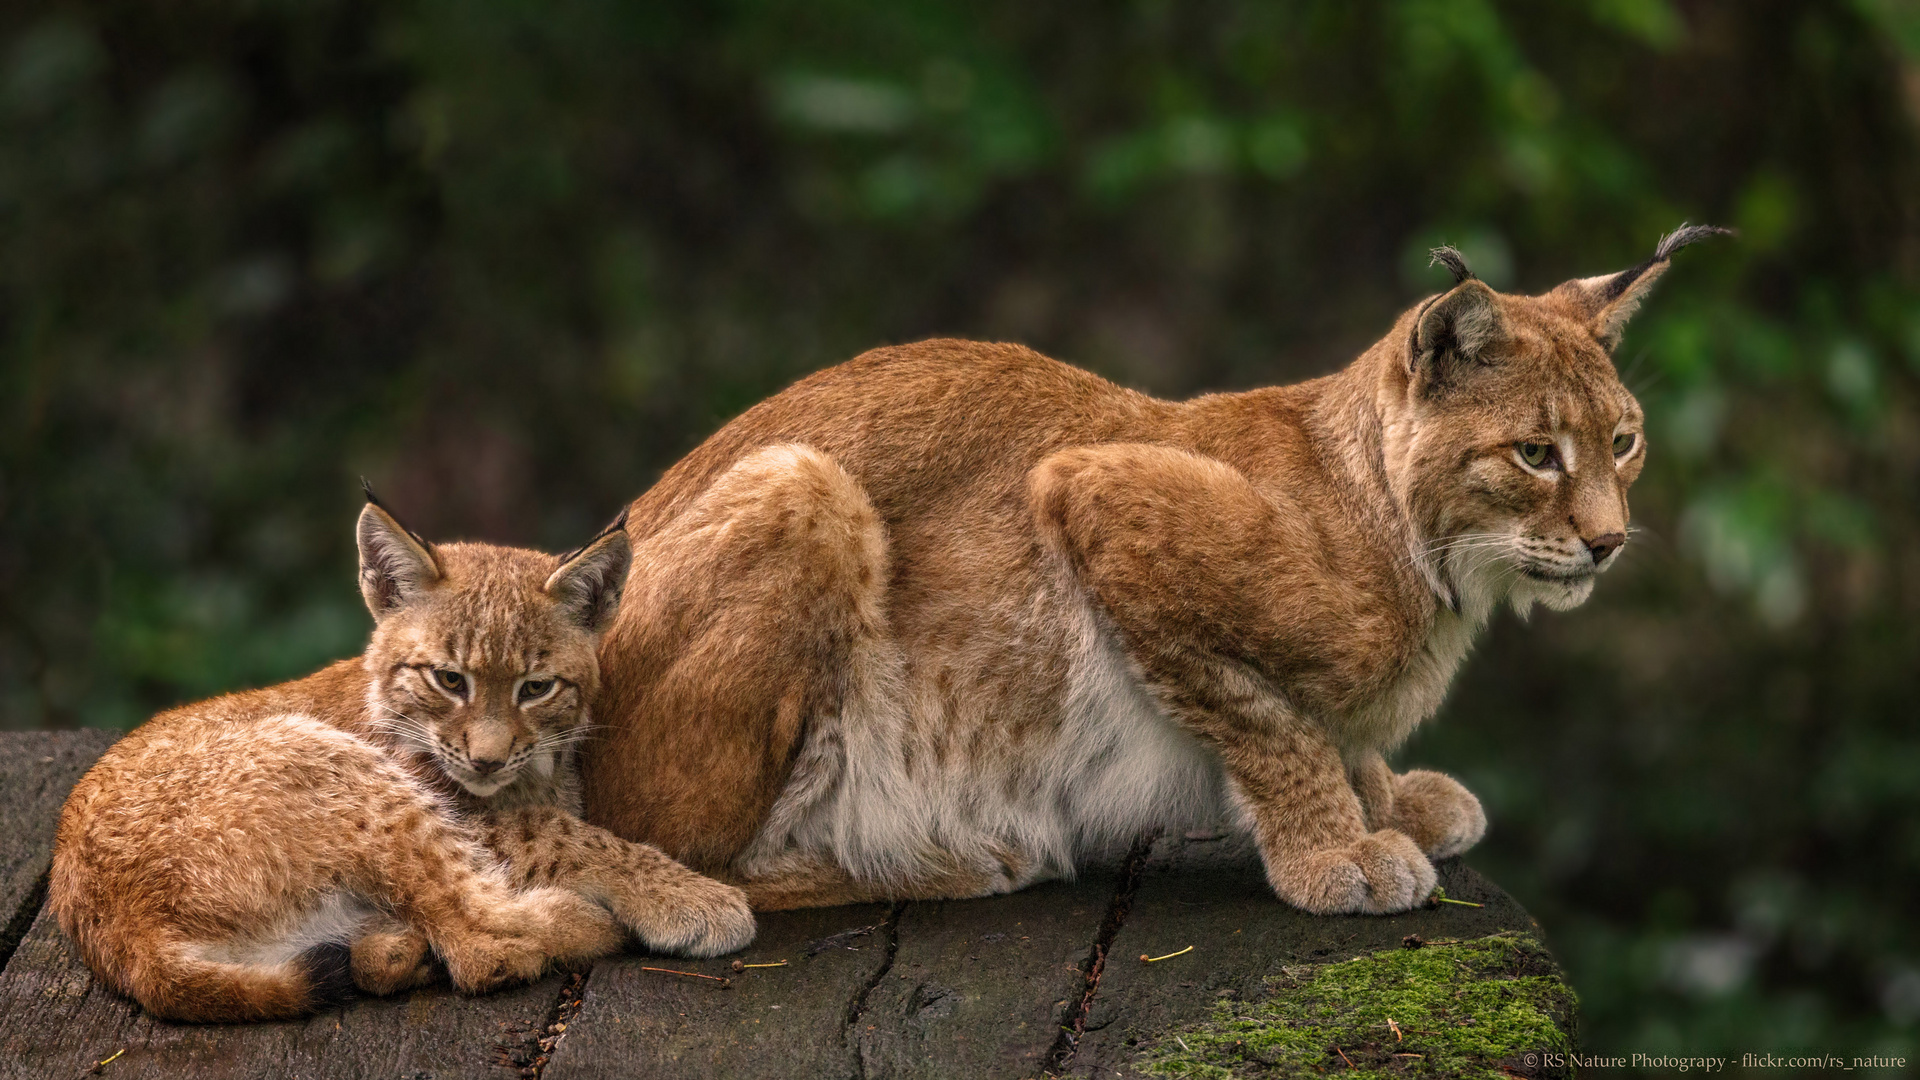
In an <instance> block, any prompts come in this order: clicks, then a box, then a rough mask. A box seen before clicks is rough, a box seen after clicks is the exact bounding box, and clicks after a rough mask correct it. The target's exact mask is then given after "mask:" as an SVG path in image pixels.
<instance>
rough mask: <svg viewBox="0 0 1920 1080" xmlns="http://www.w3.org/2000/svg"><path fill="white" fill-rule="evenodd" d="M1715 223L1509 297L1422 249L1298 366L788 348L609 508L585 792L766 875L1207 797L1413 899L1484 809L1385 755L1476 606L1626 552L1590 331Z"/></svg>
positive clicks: (1601, 374)
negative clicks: (612, 524) (1614, 268)
mask: <svg viewBox="0 0 1920 1080" xmlns="http://www.w3.org/2000/svg"><path fill="white" fill-rule="evenodd" d="M1719 231H1723V230H1717V229H1711V228H1686V227H1682V228H1681V229H1680V230H1679V231H1677V232H1675V233H1674V234H1672V235H1669V236H1667V237H1664V238H1662V239H1661V242H1660V244H1659V245H1658V247H1657V248H1656V250H1655V252H1654V255H1653V257H1652V258H1651V259H1649V260H1647V261H1646V262H1644V263H1642V264H1641V265H1639V266H1636V267H1634V268H1632V269H1629V270H1625V271H1622V272H1619V273H1614V274H1605V275H1601V276H1599V277H1593V278H1586V279H1580V280H1575V281H1569V282H1566V283H1565V284H1562V285H1560V286H1559V287H1557V288H1555V289H1553V290H1551V291H1549V292H1547V293H1545V294H1542V295H1538V296H1519V295H1507V294H1501V293H1496V292H1495V291H1494V290H1492V289H1490V288H1489V287H1487V286H1486V285H1485V284H1484V283H1482V282H1481V281H1479V280H1477V279H1475V278H1474V277H1473V275H1472V274H1471V272H1470V271H1469V270H1468V269H1467V267H1466V264H1465V262H1464V261H1463V260H1461V259H1460V258H1459V256H1458V253H1456V252H1453V251H1451V250H1450V249H1442V250H1441V251H1438V252H1436V258H1437V259H1438V260H1439V261H1442V262H1445V263H1446V264H1447V265H1448V267H1449V268H1450V269H1452V270H1453V271H1454V274H1455V283H1454V285H1453V286H1452V287H1451V288H1450V289H1448V290H1447V291H1445V292H1444V293H1441V294H1439V295H1436V296H1432V297H1429V298H1427V299H1426V300H1423V301H1422V302H1421V303H1419V304H1418V305H1416V306H1415V307H1413V308H1411V309H1409V310H1408V311H1406V312H1405V313H1404V314H1403V315H1401V317H1400V318H1399V320H1398V321H1397V322H1396V323H1395V324H1394V326H1393V327H1392V328H1391V329H1390V330H1389V331H1388V332H1387V333H1386V335H1385V336H1384V337H1382V338H1381V339H1380V340H1379V342H1378V343H1377V344H1375V345H1374V346H1373V347H1372V348H1370V349H1369V350H1367V352H1366V353H1365V354H1364V355H1362V356H1361V357H1360V358H1359V359H1357V360H1355V361H1354V362H1353V363H1352V364H1351V365H1349V366H1348V367H1347V368H1346V369H1345V370H1343V371H1341V372H1338V373H1336V374H1333V375H1330V376H1327V377H1325V378H1320V379H1315V380H1312V381H1310V382H1306V383H1301V384H1298V385H1293V386H1280V387H1271V388H1267V389H1261V390H1254V391H1249V392H1246V393H1239V394H1217V395H1210V396H1206V397H1201V398H1198V399H1195V400H1193V401H1188V402H1169V401H1161V400H1157V399H1154V398H1150V397H1147V396H1145V395H1142V394H1138V393H1134V392H1132V391H1129V390H1125V389H1122V388H1120V387H1117V386H1114V385H1112V384H1110V383H1108V382H1106V381H1104V380H1102V379H1099V378H1097V377H1095V376H1093V375H1091V374H1088V373H1086V372H1083V371H1079V370H1076V369H1074V368H1071V367H1068V366H1066V365H1064V364H1060V363H1057V362H1055V361H1052V360H1049V359H1047V358H1045V357H1043V356H1040V355H1039V354H1037V353H1034V352H1032V351H1031V350H1028V349H1024V348H1021V347H1019V346H1013V345H989V344H981V343H976V342H963V341H927V342H921V343H919V344H915V345H906V346H901V347H897V348H887V349H878V350H875V351H873V352H870V353H867V354H865V355H863V356H860V357H857V358H855V359H854V360H852V361H849V362H847V363H845V364H842V365H840V366H839V367H836V368H832V369H829V370H826V371H823V372H820V373H819V374H816V375H814V376H812V377H810V378H808V379H805V380H803V381H802V382H800V383H798V384H796V385H795V386H793V387H791V388H789V389H788V390H787V391H785V392H783V393H781V394H779V395H778V396H776V397H774V398H771V399H769V400H767V401H765V402H762V403H761V404H760V405H757V406H755V407H754V408H753V409H750V410H748V411H747V412H746V413H745V414H743V415H742V416H740V417H739V418H738V419H736V420H734V421H733V422H732V423H730V424H728V425H727V426H726V427H724V428H722V429H721V430H720V431H719V432H718V433H716V434H715V435H714V436H713V437H712V438H710V439H709V440H707V442H706V443H704V444H703V445H702V446H700V447H699V448H698V449H696V450H695V451H694V452H693V453H692V454H690V455H689V456H688V457H687V458H686V459H685V460H683V461H682V462H680V463H679V464H678V465H676V466H675V467H674V468H673V469H672V470H670V471H669V472H668V473H667V474H666V475H665V476H664V477H663V478H662V479H661V482H660V483H659V484H658V485H657V486H655V487H654V488H653V489H652V490H651V491H649V492H647V493H646V494H645V495H643V496H641V497H640V498H639V499H638V500H637V501H636V502H634V503H633V504H632V506H631V507H630V516H629V520H628V532H629V534H630V536H631V538H632V541H633V544H634V552H635V555H634V566H635V570H634V576H633V579H632V580H631V581H630V583H629V587H628V593H629V599H628V602H627V603H626V605H625V606H624V607H623V609H622V611H621V614H620V617H619V619H618V621H617V622H616V624H615V626H614V628H613V630H612V631H611V632H610V633H609V635H608V639H607V642H606V643H605V645H604V646H603V648H602V663H603V665H604V667H605V670H606V676H607V677H606V683H605V689H604V690H603V692H602V697H601V700H600V702H599V703H598V704H597V705H596V714H597V716H598V717H599V719H600V720H601V722H602V723H604V724H606V725H607V731H606V734H605V736H604V738H602V739H601V740H599V741H597V742H596V745H595V747H594V749H593V750H592V752H591V753H590V755H589V757H588V758H587V760H586V761H585V762H584V767H585V772H586V778H587V816H588V819H589V820H592V821H596V822H599V823H601V824H604V825H606V826H607V827H608V828H610V829H612V830H613V831H614V832H616V833H619V834H620V835H623V836H627V837H632V838H645V839H649V840H652V841H654V842H657V843H659V844H660V845H661V846H662V847H663V848H665V850H667V851H669V852H671V853H673V854H675V855H677V856H679V857H681V858H684V859H687V860H688V861H689V862H690V863H691V864H692V865H695V866H698V867H704V868H707V869H709V870H714V871H724V872H726V873H728V874H729V875H732V876H734V877H735V878H737V879H739V880H741V881H743V882H744V884H745V888H746V889H747V891H748V893H749V894H750V895H751V896H752V897H753V898H754V901H755V903H756V905H759V906H766V907H774V906H789V905H807V904H824V903H836V902H842V901H845V900H849V899H861V898H869V897H875V898H877V897H917V896H926V897H939V896H970V895H980V894H984V893H993V892H1002V891H1006V890H1009V889H1016V888H1020V887H1022V886H1024V885H1026V884H1027V883H1029V882H1032V881H1035V880H1038V879H1041V878H1045V877H1050V876H1058V875H1064V874H1070V873H1072V872H1073V869H1074V867H1075V865H1076V863H1077V862H1079V861H1080V860H1082V859H1084V858H1086V857H1087V856H1088V855H1089V854H1090V853H1093V852H1096V851H1099V850H1101V849H1103V848H1110V847H1112V846H1114V845H1116V844H1122V843H1125V841H1126V840H1127V839H1128V838H1130V837H1131V836H1132V835H1133V833H1134V832H1135V831H1136V830H1139V829H1142V828H1145V827H1150V826H1153V825H1156V824H1166V825H1172V826H1176V827H1177V826H1178V825H1179V824H1180V823H1182V822H1194V823H1206V824H1212V823H1214V822H1216V821H1219V820H1222V819H1226V820H1230V821H1232V822H1236V823H1237V824H1238V825H1239V826H1240V827H1242V828H1244V829H1245V830H1246V831H1248V832H1249V833H1251V834H1252V836H1253V838H1254V839H1255V841H1256V843H1257V846H1258V848H1259V850H1260V852H1261V855H1262V858H1263V860H1264V861H1265V865H1266V870H1267V875H1268V878H1269V880H1270V881H1271V883H1272V885H1273V888H1274V890H1275V892H1276V893H1277V894H1278V895H1279V896H1280V897H1281V898H1283V899H1285V900H1287V901H1289V902H1291V903H1293V904H1296V905H1298V906H1300V907H1302V908H1305V909H1307V910H1309V911H1315V912H1349V911H1375V912H1379V911H1396V910H1403V909H1405V908H1407V907H1410V906H1412V905H1413V904H1415V903H1418V902H1420V900H1421V899H1422V898H1424V897H1425V895H1426V894H1427V893H1428V891H1429V890H1430V889H1431V887H1432V885H1433V882H1434V870H1433V866H1432V864H1431V860H1432V859H1435V858H1440V857H1444V856H1446V855H1450V854H1454V853H1457V852H1459V851H1462V850H1464V849H1466V848H1467V847H1469V846H1470V845H1472V844H1473V843H1474V842H1475V841H1477V840H1478V839H1479V838H1480V836H1481V834H1482V833H1483V831H1484V830H1485V827H1486V819H1485V816H1484V814H1483V813H1482V811H1481V807H1480V804H1479V801H1478V800H1477V799H1475V798H1474V796H1473V795H1472V794H1471V793H1469V792H1468V791H1467V790H1466V789H1465V788H1464V787H1462V786H1461V785H1460V784H1458V783H1457V782H1455V781H1454V780H1452V779H1451V778H1449V777H1447V776H1444V775H1442V774H1440V773H1436V772H1430V771H1425V770H1414V771H1411V772H1406V773H1395V772H1393V771H1392V770H1390V769H1389V768H1388V766H1387V764H1386V761H1385V758H1384V755H1385V754H1386V753H1388V752H1390V751H1392V750H1393V749H1394V748H1396V747H1397V746H1398V745H1399V744H1400V743H1401V742H1402V741H1404V740H1405V739H1406V737H1407V736H1408V734H1409V733H1411V732H1412V731H1413V730H1414V728H1415V727H1416V726H1417V725H1419V724H1420V723H1421V722H1422V721H1423V720H1424V719H1426V718H1427V717H1428V716H1430V715H1432V713H1433V712H1434V711H1435V709H1437V708H1438V707H1439V704H1440V702H1441V700H1442V698H1443V696H1444V694H1445V692H1446V689H1447V686H1448V684H1449V683H1450V682H1451V680H1452V677H1453V674H1454V672H1455V671H1456V670H1457V668H1458V666H1459V665H1460V663H1461V661H1462V659H1463V658H1464V657H1465V655H1466V653H1467V651H1468V648H1469V647H1470V645H1471V643H1472V641H1473V639H1474V636H1475V635H1476V634H1477V633H1478V631H1479V630H1480V629H1481V627H1482V626H1483V625H1484V624H1485V623H1486V621H1487V619H1488V617H1489V616H1490V615H1491V613H1492V612H1493V611H1495V610H1496V609H1497V608H1498V607H1499V606H1500V605H1503V604H1507V605H1512V606H1513V607H1515V608H1517V609H1520V610H1521V611H1526V610H1529V609H1530V608H1531V607H1533V606H1534V605H1536V604H1538V605H1544V606H1547V607H1550V608H1570V607H1573V606H1575V605H1577V604H1579V603H1581V602H1582V601H1584V600H1585V599H1586V598H1587V596H1588V595H1589V594H1590V593H1591V591H1592V589H1593V587H1594V582H1595V580H1596V579H1597V578H1598V576H1599V575H1600V574H1602V573H1604V572H1605V571H1607V570H1608V569H1609V568H1611V567H1612V566H1613V565H1615V564H1616V563H1617V562H1618V561H1619V558H1620V555H1619V553H1620V551H1621V549H1622V548H1623V547H1624V546H1626V544H1627V542H1628V535H1629V529H1628V514H1627V490H1628V488H1629V486H1630V485H1631V484H1632V483H1633V481H1634V479H1635V477H1636V476H1637V475H1638V474H1639V472H1640V468H1641V465H1642V463H1643V462H1644V461H1645V460H1646V454H1647V442H1646V433H1645V427H1644V424H1643V420H1642V414H1641V409H1640V406H1639V404H1638V403H1637V402H1636V401H1635V400H1634V398H1633V395H1632V394H1630V393H1629V392H1628V391H1627V389H1626V387H1625V386H1623V385H1622V384H1621V382H1620V379H1619V377H1618V375H1617V374H1616V373H1615V370H1614V366H1613V363H1612V360H1611V356H1610V353H1611V351H1612V349H1613V348H1614V346H1615V345H1616V344H1617V343H1618V341H1619V339H1620V334H1621V331H1622V329H1623V327H1624V326H1625V324H1626V321H1627V319H1628V317H1629V316H1630V315H1631V314H1632V313H1633V311H1634V309H1635V308H1636V307H1637V306H1638V305H1639V304H1640V302H1641V300H1642V298H1643V297H1644V296H1645V295H1646V292H1647V290H1648V288H1649V287H1650V286H1651V285H1652V283H1653V282H1654V280H1655V279H1656V278H1658V277H1659V276H1660V275H1661V274H1662V273H1663V272H1664V271H1665V270H1666V268H1667V266H1668V264H1669V261H1670V259H1671V257H1672V255H1673V253H1674V252H1675V251H1676V250H1678V249H1679V248H1680V247H1682V246H1684V245H1686V244H1688V243H1691V242H1692V241H1695V240H1698V239H1701V238H1703V237H1705V236H1707V235H1710V234H1712V233H1715V232H1719ZM687 717H698V718H699V723H698V724H697V725H696V724H690V723H689V722H688V721H687V720H686V718H687ZM716 777H724V778H725V783H720V784H716V783H714V782H713V780H714V778H716Z"/></svg>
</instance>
